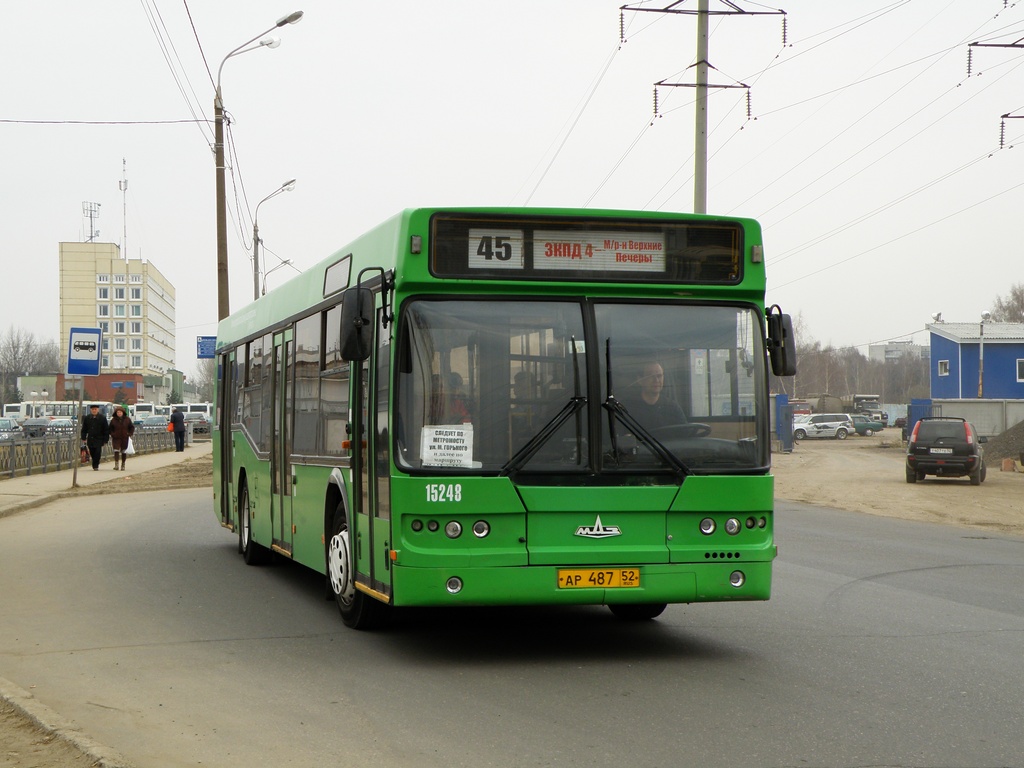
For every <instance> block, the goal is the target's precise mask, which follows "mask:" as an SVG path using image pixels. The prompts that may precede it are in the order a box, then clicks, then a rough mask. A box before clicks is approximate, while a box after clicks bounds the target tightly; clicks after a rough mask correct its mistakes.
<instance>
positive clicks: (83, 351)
mask: <svg viewBox="0 0 1024 768" xmlns="http://www.w3.org/2000/svg"><path fill="white" fill-rule="evenodd" d="M102 348H103V331H102V330H100V329H99V328H72V329H71V340H70V341H69V342H68V375H69V376H99V375H100V351H101V350H102Z"/></svg>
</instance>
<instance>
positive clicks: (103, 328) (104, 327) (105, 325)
mask: <svg viewBox="0 0 1024 768" xmlns="http://www.w3.org/2000/svg"><path fill="white" fill-rule="evenodd" d="M99 326H100V330H101V331H103V334H104V335H106V334H108V333H110V323H109V322H107V321H106V320H104V321H103V322H102V323H99Z"/></svg>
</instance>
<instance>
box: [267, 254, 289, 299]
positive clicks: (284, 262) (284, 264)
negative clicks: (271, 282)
mask: <svg viewBox="0 0 1024 768" xmlns="http://www.w3.org/2000/svg"><path fill="white" fill-rule="evenodd" d="M281 267H291V268H292V269H295V266H294V265H293V264H292V260H291V259H281V263H280V264H278V265H277V266H276V267H271V268H270V269H268V270H267V271H266V272H265V273H264V274H263V294H264V295H266V293H267V278H268V277H270V273H271V272H273V271H275V270H278V269H280V268H281Z"/></svg>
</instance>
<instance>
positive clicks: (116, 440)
mask: <svg viewBox="0 0 1024 768" xmlns="http://www.w3.org/2000/svg"><path fill="white" fill-rule="evenodd" d="M133 434H135V424H133V423H132V419H131V416H129V415H128V414H127V413H125V411H124V408H123V407H122V406H120V405H119V406H117V407H116V408H114V415H113V416H111V417H110V447H111V448H113V449H114V469H118V468H119V467H118V465H117V462H118V454H120V461H121V466H120V469H122V470H123V469H124V462H125V460H126V459H127V458H128V454H126V453H125V451H126V450H128V438H130V437H131V436H132V435H133Z"/></svg>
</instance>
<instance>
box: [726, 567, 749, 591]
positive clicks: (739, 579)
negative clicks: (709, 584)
mask: <svg viewBox="0 0 1024 768" xmlns="http://www.w3.org/2000/svg"><path fill="white" fill-rule="evenodd" d="M729 583H730V584H732V585H733V586H734V587H736V589H739V588H740V587H742V586H743V585H744V584H746V583H747V577H746V576H745V575H744V573H743V571H733V572H732V573H730V574H729Z"/></svg>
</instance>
